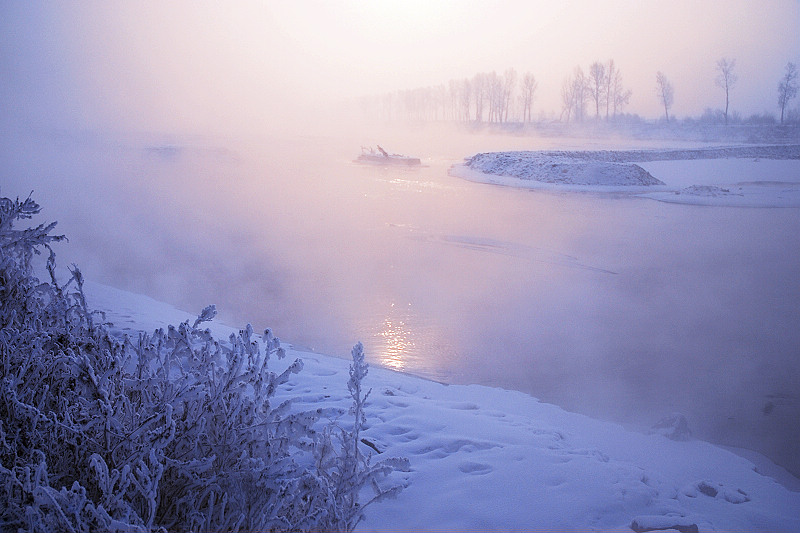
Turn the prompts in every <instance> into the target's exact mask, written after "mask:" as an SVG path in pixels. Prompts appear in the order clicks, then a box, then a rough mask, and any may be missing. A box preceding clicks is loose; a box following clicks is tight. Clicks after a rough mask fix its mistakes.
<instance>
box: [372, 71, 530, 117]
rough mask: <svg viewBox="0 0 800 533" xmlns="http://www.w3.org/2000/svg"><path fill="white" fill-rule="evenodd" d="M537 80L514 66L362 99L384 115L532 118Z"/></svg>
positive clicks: (378, 114) (381, 115)
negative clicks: (446, 82) (445, 82)
mask: <svg viewBox="0 0 800 533" xmlns="http://www.w3.org/2000/svg"><path fill="white" fill-rule="evenodd" d="M537 87H538V82H537V81H536V77H535V76H534V75H533V74H531V73H530V72H526V73H525V74H523V75H522V76H521V77H520V76H519V75H518V74H517V71H516V70H515V69H513V68H510V69H508V70H506V71H505V72H504V73H503V74H498V73H497V72H496V71H492V72H480V73H478V74H475V75H474V76H473V77H471V78H464V79H461V80H450V82H449V83H448V84H447V85H436V86H432V87H420V88H416V89H410V90H405V91H397V92H394V93H389V94H384V95H381V96H378V97H370V98H364V99H362V101H361V103H362V106H363V107H365V110H367V111H368V112H369V113H370V114H373V115H376V116H378V117H379V118H383V119H402V120H412V121H427V120H454V121H461V122H495V123H504V122H509V121H522V122H530V121H532V120H533V102H534V99H535V95H536V89H537Z"/></svg>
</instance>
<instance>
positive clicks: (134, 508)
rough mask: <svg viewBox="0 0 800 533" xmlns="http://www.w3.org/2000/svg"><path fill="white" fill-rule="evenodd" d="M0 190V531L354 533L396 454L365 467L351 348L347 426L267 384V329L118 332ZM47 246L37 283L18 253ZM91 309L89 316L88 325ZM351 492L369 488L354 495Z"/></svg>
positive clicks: (20, 206) (293, 368) (28, 254)
mask: <svg viewBox="0 0 800 533" xmlns="http://www.w3.org/2000/svg"><path fill="white" fill-rule="evenodd" d="M39 210H40V208H39V206H38V205H37V204H36V203H35V202H34V201H33V200H31V199H30V198H28V199H27V200H25V201H23V202H20V201H19V200H16V201H12V200H10V199H8V198H2V199H0V327H1V329H0V529H2V530H3V531H142V532H144V531H167V530H169V531H310V530H315V531H322V530H325V531H331V530H352V529H353V528H354V527H355V526H356V524H357V523H358V522H359V520H360V519H361V518H362V517H363V511H364V507H365V506H366V505H367V504H369V503H372V502H374V501H378V500H380V499H382V498H385V497H387V496H391V495H394V494H396V493H397V492H398V491H399V490H400V488H399V487H392V486H390V487H389V488H381V486H380V485H379V483H378V482H379V481H380V480H381V478H383V477H384V476H386V475H388V474H389V473H390V472H391V471H393V470H395V469H400V468H407V462H406V461H405V460H399V459H388V460H385V461H382V462H380V463H378V464H375V465H373V464H371V461H370V457H368V456H364V455H363V454H362V453H361V451H360V450H359V438H360V437H359V433H360V430H361V428H362V426H363V424H364V422H365V416H364V401H365V400H366V397H367V394H364V393H363V392H362V385H361V381H362V379H363V378H364V377H365V376H366V373H367V365H366V363H365V362H364V357H363V349H362V348H361V345H360V344H359V345H357V346H356V348H354V350H353V365H352V367H351V371H350V381H349V382H348V388H349V390H350V393H351V396H352V398H353V407H352V409H351V414H352V415H353V417H354V420H353V423H352V426H349V425H348V427H344V428H343V427H341V426H340V425H339V423H338V422H337V423H334V422H330V420H339V421H340V420H341V416H342V414H343V413H340V412H339V411H338V410H337V409H333V408H320V409H317V410H314V411H305V412H298V411H297V410H295V409H292V402H291V399H287V400H284V401H280V402H279V401H277V399H276V397H275V393H276V391H278V389H279V387H280V386H281V385H282V384H284V383H285V382H286V381H287V380H288V379H289V378H290V376H291V375H292V374H293V373H297V372H300V371H301V369H302V366H303V365H302V361H300V360H296V361H295V362H294V363H292V364H291V365H289V367H288V368H287V369H286V370H285V371H283V372H282V373H280V374H277V373H275V372H271V371H270V370H269V369H268V364H267V363H268V361H269V359H270V357H272V356H276V357H278V358H281V357H283V356H284V351H283V349H282V348H281V347H280V342H279V341H278V339H277V338H275V337H274V336H273V334H272V333H271V332H270V331H269V330H267V331H265V332H264V334H263V335H262V336H261V339H262V343H261V344H263V346H262V345H260V344H259V342H258V341H257V340H256V336H255V335H254V332H253V329H252V328H251V327H250V326H249V325H248V326H247V327H246V328H245V329H243V330H242V331H240V332H239V333H238V335H231V337H230V338H229V339H227V341H221V340H218V339H215V338H214V337H213V336H212V335H211V333H210V332H209V330H207V329H201V327H200V326H201V325H202V324H203V322H206V321H208V320H211V319H212V318H213V317H214V316H215V314H216V309H215V308H214V306H209V307H207V308H206V309H204V310H203V312H202V313H201V314H200V316H199V317H198V318H197V320H196V321H194V323H193V324H189V322H188V321H187V322H184V323H182V324H180V325H178V326H177V327H173V326H168V327H167V328H166V329H159V330H157V331H155V332H154V333H153V334H145V333H140V334H139V335H138V337H137V338H129V337H127V336H126V337H124V338H116V337H114V336H112V335H111V334H110V332H109V330H108V329H107V328H106V327H105V325H103V324H102V323H101V322H102V317H99V316H98V313H95V312H92V311H91V310H90V309H89V307H88V306H87V303H86V299H85V297H84V294H83V287H82V286H83V278H82V276H81V273H80V271H79V270H78V269H77V268H76V267H74V266H73V267H72V269H71V271H70V272H71V277H70V278H69V280H68V281H67V282H66V283H65V284H63V285H59V284H58V283H57V281H56V276H55V254H54V253H53V251H52V249H51V248H50V243H52V242H55V241H59V240H63V239H64V237H63V236H51V235H50V234H49V233H50V231H52V229H53V227H54V226H55V224H50V225H47V226H45V225H40V226H37V227H35V228H29V229H24V230H18V229H14V228H13V224H14V222H15V221H18V220H21V219H29V218H31V217H32V216H33V215H35V214H37V213H38V212H39ZM41 249H44V250H47V251H48V252H49V258H48V260H47V270H48V272H49V275H50V281H49V282H40V281H39V280H38V279H36V278H35V277H34V275H33V273H32V268H31V260H32V258H33V256H34V255H36V254H38V253H40V252H41ZM97 318H101V320H96V319H97ZM364 488H367V489H368V488H372V489H374V496H373V497H372V498H371V499H369V498H366V501H365V502H362V497H363V494H362V493H363V492H364V491H362V489H364Z"/></svg>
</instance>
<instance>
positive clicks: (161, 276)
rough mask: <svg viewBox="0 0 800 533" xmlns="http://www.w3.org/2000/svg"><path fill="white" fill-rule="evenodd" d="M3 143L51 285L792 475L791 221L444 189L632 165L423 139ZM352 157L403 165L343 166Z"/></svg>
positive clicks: (797, 376)
mask: <svg viewBox="0 0 800 533" xmlns="http://www.w3.org/2000/svg"><path fill="white" fill-rule="evenodd" d="M7 135H8V138H7V139H6V140H7V142H4V143H3V148H2V152H0V154H1V157H2V161H3V164H4V168H5V175H6V176H7V177H6V178H4V183H3V184H2V187H1V188H0V193H2V195H3V196H27V195H28V193H29V192H30V191H31V190H33V191H34V194H33V197H34V199H36V200H37V201H38V202H39V203H40V204H41V205H42V206H43V218H44V219H46V220H58V221H59V226H58V228H57V231H58V232H60V233H65V234H66V235H67V236H68V238H69V239H70V243H69V244H66V245H58V246H57V247H56V252H57V254H58V259H59V263H60V264H61V265H67V264H69V263H72V262H74V263H77V264H78V265H79V266H80V267H81V268H82V270H83V271H84V273H85V274H86V275H87V276H88V277H90V279H93V280H95V281H98V282H101V283H106V284H109V285H114V286H117V287H120V288H123V289H126V290H131V291H134V292H140V293H143V294H147V295H150V296H152V297H154V298H157V299H161V300H164V301H168V302H171V303H174V304H176V305H178V306H179V307H182V308H184V309H187V310H192V311H199V310H200V309H202V307H203V306H205V305H207V304H210V303H215V304H217V307H218V309H219V310H220V317H221V319H222V320H224V321H226V322H229V323H231V324H233V325H241V326H243V325H244V324H245V323H247V322H251V323H253V325H254V327H256V328H265V327H270V328H272V329H273V330H274V331H275V333H276V334H277V335H278V336H279V337H281V338H282V339H283V340H284V341H285V342H290V343H296V344H298V345H303V346H306V347H309V348H311V349H313V350H316V351H320V352H324V353H329V354H332V355H339V356H343V357H344V356H347V355H348V354H349V350H350V348H351V347H352V345H353V344H354V343H355V342H356V341H359V340H361V341H363V342H364V344H365V347H366V350H367V354H368V358H369V360H370V361H371V363H373V364H376V365H382V366H386V367H389V368H392V369H396V370H400V371H404V372H409V373H412V374H416V375H419V376H424V377H427V378H430V379H434V380H438V381H443V382H449V383H480V384H488V385H493V386H499V387H505V388H511V389H517V390H521V391H524V392H527V393H530V394H532V395H533V396H536V397H538V398H540V399H541V400H543V401H547V402H551V403H555V404H558V405H560V406H562V407H564V408H566V409H569V410H574V411H578V412H582V413H586V414H589V415H592V416H596V417H600V418H607V419H612V420H617V421H619V422H622V423H625V424H631V425H634V426H638V427H648V426H650V425H652V424H654V423H655V422H657V421H658V420H659V419H660V418H662V417H663V416H665V415H668V414H670V413H673V412H679V413H683V414H684V415H686V417H687V418H688V420H689V423H690V427H691V429H692V430H693V433H694V435H695V436H697V437H699V438H703V439H708V440H711V441H714V442H717V443H723V444H728V445H732V446H739V447H746V448H752V449H757V450H759V451H761V452H763V453H765V454H766V455H768V456H770V457H772V458H773V459H775V460H778V461H779V462H781V463H782V464H784V465H786V466H788V467H790V468H791V469H792V470H793V471H794V472H795V473H796V474H797V473H798V472H800V457H798V453H797V442H798V439H800V427H798V424H797V420H798V416H799V415H800V397H799V396H798V393H797V391H798V390H800V360H798V354H799V349H800V308H799V307H798V304H797V302H798V301H800V254H798V251H797V250H798V246H797V245H798V242H800V241H799V240H798V235H800V210H798V209H796V208H786V209H769V208H732V207H702V206H692V205H681V204H671V203H662V202H658V201H654V200H651V199H646V198H640V197H636V196H631V195H626V194H592V193H575V192H569V193H567V192H544V191H529V190H520V189H514V188H510V187H498V186H492V185H486V184H480V183H473V182H469V181H465V180H461V179H458V178H455V177H451V176H449V175H448V173H447V169H448V168H449V167H450V166H451V165H452V164H454V163H457V162H460V161H461V160H462V158H464V157H465V156H470V155H472V154H474V153H476V152H482V151H491V150H500V149H502V150H513V149H528V150H529V149H553V148H557V149H561V148H564V149H580V148H589V149H598V148H612V147H620V148H636V147H652V146H653V145H652V144H651V145H645V144H643V143H633V142H622V141H618V142H609V141H603V142H600V141H582V140H575V139H566V140H565V139H555V138H549V139H547V138H536V137H521V136H519V137H517V136H496V137H487V136H483V135H477V134H468V133H464V132H457V131H448V132H442V131H438V130H436V131H434V130H433V129H430V128H429V129H426V130H422V131H419V132H416V133H415V134H414V135H410V136H409V135H402V136H401V135H399V134H392V133H384V134H383V135H381V136H375V137H369V136H367V137H360V136H358V135H353V134H341V135H335V136H334V135H317V136H306V137H300V136H298V137H294V138H289V139H287V138H280V139H278V138H266V139H262V140H260V141H258V142H255V141H252V140H248V141H242V140H239V139H230V138H207V137H184V138H180V137H165V136H153V135H144V134H142V135H116V136H113V135H112V136H106V135H99V134H85V133H84V134H75V133H60V134H53V133H46V134H45V133H31V132H27V131H25V132H22V131H18V132H15V133H9V134H7ZM376 143H379V144H381V145H383V146H384V148H386V149H387V150H389V151H394V152H401V153H406V154H408V155H413V156H415V157H420V158H421V159H422V162H423V166H422V167H421V168H386V167H383V166H370V165H360V164H356V163H354V162H353V160H354V159H355V157H356V156H357V155H358V153H359V151H360V150H359V149H360V145H362V144H363V145H367V144H372V145H374V144H376ZM664 145H665V144H664V143H660V146H664ZM677 145H679V144H678V143H671V144H670V146H677ZM751 163H752V162H748V161H746V160H743V161H742V165H747V164H751ZM730 164H731V163H730V161H720V165H723V166H724V165H730ZM659 165H662V167H663V168H668V165H669V163H668V162H665V163H659ZM709 165H712V166H711V167H709ZM712 167H713V163H709V164H704V165H703V166H702V167H698V168H703V169H705V170H706V171H708V170H709V168H711V169H712V170H713V168H712ZM720 168H723V167H720ZM795 168H796V167H795ZM723 170H724V168H723ZM656 177H658V176H656ZM41 221H43V220H40V222H41ZM90 304H91V302H90Z"/></svg>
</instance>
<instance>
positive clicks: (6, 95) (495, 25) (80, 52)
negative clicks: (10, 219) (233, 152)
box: [0, 0, 800, 132]
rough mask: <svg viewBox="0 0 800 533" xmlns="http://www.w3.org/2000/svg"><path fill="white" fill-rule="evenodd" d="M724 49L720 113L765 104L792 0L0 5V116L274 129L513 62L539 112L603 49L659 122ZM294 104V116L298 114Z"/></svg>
mask: <svg viewBox="0 0 800 533" xmlns="http://www.w3.org/2000/svg"><path fill="white" fill-rule="evenodd" d="M723 56H724V57H728V58H735V59H736V61H737V66H736V72H737V74H738V76H739V82H738V84H737V85H736V86H735V88H734V91H733V94H732V109H733V110H734V111H738V112H739V113H741V114H742V115H744V116H747V115H749V114H751V113H761V112H764V111H769V112H772V113H775V112H776V110H777V109H776V94H777V93H776V86H777V83H778V80H779V79H780V77H781V75H782V72H783V68H784V66H785V64H786V63H787V62H788V61H794V62H800V2H797V1H796V0H795V1H792V0H783V1H781V0H771V1H759V2H752V1H731V0H722V1H710V0H703V1H696V2H692V1H675V0H669V1H658V2H655V1H654V2H640V1H605V2H594V1H585V2H584V1H573V2H534V1H530V0H519V1H460V0H454V1H430V0H428V1H425V0H412V1H405V2H397V1H394V0H386V1H380V0H375V1H371V2H354V1H336V2H328V1H308V0H303V1H292V2H256V1H253V2H231V3H226V2H188V1H177V2H132V1H126V2H101V1H94V2H92V1H87V2H80V3H61V2H13V1H10V2H3V3H2V6H0V68H1V69H2V72H3V74H2V76H0V98H2V101H3V102H4V104H3V110H2V115H0V120H3V121H5V120H9V119H11V120H14V121H22V122H24V123H33V124H52V125H57V126H59V127H67V128H70V127H80V128H90V129H96V128H100V129H103V128H113V129H123V130H125V129H138V130H159V131H163V130H167V131H200V132H206V131H209V130H223V131H225V132H231V131H258V130H263V129H269V128H271V129H277V130H281V129H282V128H284V127H286V126H287V125H291V124H296V123H297V117H298V116H300V117H308V116H309V113H313V114H317V113H318V112H319V111H320V110H321V109H328V110H330V109H331V108H332V107H333V108H336V107H337V106H331V102H338V101H340V100H341V99H343V98H346V97H351V96H358V95H363V94H375V93H383V92H389V91H394V90H398V89H410V88H415V87H420V86H429V85H437V84H446V83H447V82H448V81H449V80H450V79H460V78H464V77H471V76H473V75H474V74H475V73H477V72H488V71H492V70H496V71H497V72H498V73H502V72H503V71H504V70H505V69H507V68H510V67H513V68H515V69H517V71H518V72H519V73H520V74H521V73H524V72H526V71H530V72H532V73H533V74H534V75H535V76H536V77H537V79H538V80H539V91H538V93H537V98H536V101H535V104H534V114H535V115H538V113H539V112H540V111H543V110H544V111H552V112H555V113H556V115H557V114H558V112H559V111H560V102H559V91H560V89H561V84H562V82H563V80H564V78H565V77H567V76H568V75H569V74H570V73H571V72H572V71H573V69H574V67H575V66H577V65H581V66H582V67H583V68H584V70H586V69H587V68H588V65H589V64H590V63H592V62H593V61H595V60H601V61H607V60H608V59H611V58H613V59H614V60H615V62H616V64H617V66H618V67H619V68H620V70H621V72H622V74H623V77H624V82H625V85H626V86H627V87H628V88H630V89H632V91H633V97H632V99H631V102H630V105H629V106H628V108H627V109H626V111H629V112H633V113H638V114H640V115H642V116H645V117H647V118H656V117H658V116H660V113H661V108H660V107H659V103H658V101H657V99H656V97H655V89H654V87H655V81H654V80H655V73H656V71H659V70H660V71H663V72H664V73H665V74H666V75H667V77H668V78H669V79H670V80H671V81H672V82H673V85H674V87H675V104H674V107H673V109H672V114H674V115H675V116H678V117H681V116H686V115H699V114H701V113H702V111H703V109H705V108H707V107H712V108H721V107H724V95H723V93H722V92H721V89H719V88H717V87H715V85H714V76H715V72H714V65H715V63H716V61H717V60H718V59H719V58H721V57H723ZM299 113H302V114H301V115H298V114H299Z"/></svg>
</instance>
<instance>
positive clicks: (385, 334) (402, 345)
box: [377, 304, 415, 371]
mask: <svg viewBox="0 0 800 533" xmlns="http://www.w3.org/2000/svg"><path fill="white" fill-rule="evenodd" d="M392 308H394V304H392ZM377 337H378V338H380V339H381V340H382V341H383V342H382V343H381V344H382V345H383V346H382V347H381V350H380V353H379V358H380V362H381V366H384V367H386V368H391V369H392V370H398V371H404V370H405V369H406V366H407V363H406V355H407V353H408V352H409V351H413V350H415V344H414V340H413V338H414V334H413V332H412V331H411V330H410V329H409V327H408V325H407V324H406V321H405V320H403V319H402V318H398V317H396V316H395V317H392V316H388V317H386V318H385V319H384V320H383V328H382V329H381V331H380V332H379V333H378V334H377Z"/></svg>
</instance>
